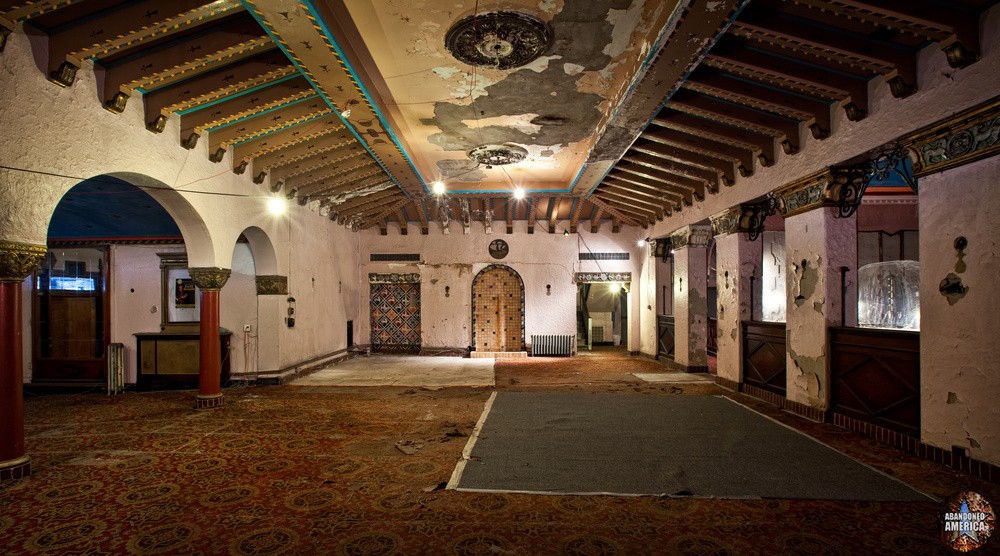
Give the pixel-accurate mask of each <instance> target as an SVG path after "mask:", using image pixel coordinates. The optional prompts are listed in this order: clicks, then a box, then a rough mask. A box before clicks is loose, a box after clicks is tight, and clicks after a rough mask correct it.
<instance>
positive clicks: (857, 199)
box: [834, 147, 917, 218]
mask: <svg viewBox="0 0 1000 556" xmlns="http://www.w3.org/2000/svg"><path fill="white" fill-rule="evenodd" d="M908 158H909V157H908V152H907V150H906V149H904V148H901V147H894V148H892V149H889V150H884V151H882V152H880V153H878V154H876V155H875V156H873V157H872V158H871V159H869V160H867V161H865V162H862V163H860V164H855V165H853V166H847V167H838V168H834V177H835V186H836V187H835V189H834V191H835V193H836V200H837V205H838V207H839V216H840V217H841V218H849V217H850V216H851V215H852V214H854V212H855V211H857V210H858V207H859V206H860V205H861V198H862V197H864V194H865V191H866V190H867V189H868V186H869V185H871V183H872V182H873V181H882V180H885V179H888V178H889V177H891V176H893V175H896V176H899V177H900V178H901V179H902V180H903V183H905V184H906V185H907V186H908V187H909V188H910V189H912V190H913V191H914V192H916V191H917V179H916V178H915V177H914V176H913V172H912V171H911V170H910V167H909V166H907V164H906V162H907V159H908Z"/></svg>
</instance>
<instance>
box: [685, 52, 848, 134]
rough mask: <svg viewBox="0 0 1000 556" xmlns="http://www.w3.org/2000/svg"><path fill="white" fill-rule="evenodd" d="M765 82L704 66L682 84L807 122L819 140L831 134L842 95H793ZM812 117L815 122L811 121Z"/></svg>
mask: <svg viewBox="0 0 1000 556" xmlns="http://www.w3.org/2000/svg"><path fill="white" fill-rule="evenodd" d="M758 77H759V76H758ZM764 83H766V81H757V80H754V78H753V77H750V76H746V75H735V74H734V75H727V74H724V73H722V72H721V71H719V70H716V69H713V68H710V67H708V66H706V65H702V66H699V68H698V69H697V70H696V71H695V73H694V74H693V75H692V76H691V77H689V78H688V79H687V81H685V82H684V84H683V85H682V86H683V87H684V88H686V89H690V90H692V91H696V92H699V93H701V94H703V95H708V96H713V97H716V98H721V99H723V100H728V101H729V102H735V103H736V104H741V105H744V106H747V107H749V108H756V109H757V110H764V111H767V112H773V113H775V114H779V115H781V116H785V117H786V118H789V119H794V120H800V121H803V122H806V123H807V124H808V125H809V131H810V132H811V133H812V135H813V138H815V139H825V138H827V137H829V136H830V122H831V117H832V114H831V109H832V107H833V104H834V102H833V101H834V100H839V97H837V98H836V99H827V98H823V97H820V96H816V97H809V96H808V95H807V94H806V93H803V92H801V91H797V92H796V93H795V94H793V93H790V92H788V91H786V90H781V89H778V88H775V87H774V86H766V85H764ZM772 85H774V84H773V83H772ZM779 86H780V84H779ZM810 119H811V120H812V123H809V120H810Z"/></svg>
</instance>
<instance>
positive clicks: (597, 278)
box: [575, 272, 632, 284]
mask: <svg viewBox="0 0 1000 556" xmlns="http://www.w3.org/2000/svg"><path fill="white" fill-rule="evenodd" d="M575 281H576V283H577V284H581V283H591V282H631V281H632V273H631V272H577V273H576V280H575Z"/></svg>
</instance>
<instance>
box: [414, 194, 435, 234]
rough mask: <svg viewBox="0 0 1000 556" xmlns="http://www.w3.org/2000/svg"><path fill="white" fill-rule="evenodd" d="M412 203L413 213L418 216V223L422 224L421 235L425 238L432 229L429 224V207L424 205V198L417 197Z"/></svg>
mask: <svg viewBox="0 0 1000 556" xmlns="http://www.w3.org/2000/svg"><path fill="white" fill-rule="evenodd" d="M411 203H412V206H413V212H414V213H416V215H417V221H418V222H419V223H420V235H423V236H425V235H427V234H428V233H430V227H429V225H428V223H427V207H426V206H425V205H424V198H423V197H417V198H416V199H413V201H412V202H411Z"/></svg>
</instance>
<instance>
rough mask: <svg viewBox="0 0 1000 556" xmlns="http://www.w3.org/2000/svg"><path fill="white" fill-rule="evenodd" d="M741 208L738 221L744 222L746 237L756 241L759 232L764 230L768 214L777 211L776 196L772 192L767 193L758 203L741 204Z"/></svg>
mask: <svg viewBox="0 0 1000 556" xmlns="http://www.w3.org/2000/svg"><path fill="white" fill-rule="evenodd" d="M740 209H741V215H740V216H741V218H740V221H741V223H742V222H745V223H744V224H743V226H744V227H745V229H743V230H740V231H745V232H746V233H747V239H748V240H750V241H757V238H759V237H760V234H761V233H763V232H764V222H765V221H766V220H767V217H768V216H771V215H772V214H774V213H776V212H778V197H777V196H776V195H775V194H774V193H768V194H767V198H766V199H765V200H763V201H761V202H759V203H753V204H749V205H743V206H741V207H740Z"/></svg>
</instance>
